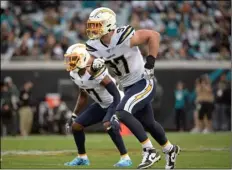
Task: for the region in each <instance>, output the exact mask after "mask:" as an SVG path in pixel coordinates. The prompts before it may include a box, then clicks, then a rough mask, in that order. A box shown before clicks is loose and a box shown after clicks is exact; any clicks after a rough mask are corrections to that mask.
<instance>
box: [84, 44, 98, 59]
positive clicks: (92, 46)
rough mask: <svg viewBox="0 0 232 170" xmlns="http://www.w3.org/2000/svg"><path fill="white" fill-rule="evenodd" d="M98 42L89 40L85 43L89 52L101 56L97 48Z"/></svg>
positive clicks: (94, 55) (96, 56)
mask: <svg viewBox="0 0 232 170" xmlns="http://www.w3.org/2000/svg"><path fill="white" fill-rule="evenodd" d="M96 44H97V43H96V42H95V41H94V40H88V41H87V42H86V43H85V45H86V50H87V51H88V52H89V54H90V55H92V56H93V57H95V58H99V57H101V56H100V55H99V54H98V53H99V51H98V50H97V47H96Z"/></svg>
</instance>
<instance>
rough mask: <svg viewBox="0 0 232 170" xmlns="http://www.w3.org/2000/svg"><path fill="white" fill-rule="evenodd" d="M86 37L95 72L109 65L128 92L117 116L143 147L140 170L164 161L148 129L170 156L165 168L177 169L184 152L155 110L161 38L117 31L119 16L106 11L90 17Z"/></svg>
mask: <svg viewBox="0 0 232 170" xmlns="http://www.w3.org/2000/svg"><path fill="white" fill-rule="evenodd" d="M86 33H87V35H88V37H89V40H88V41H87V42H86V46H87V51H88V52H89V53H90V54H91V57H92V60H94V61H93V69H95V70H97V69H98V68H99V66H100V67H101V66H102V65H103V64H105V65H106V66H107V68H108V69H109V71H111V72H114V75H115V76H117V78H118V80H119V83H120V84H121V85H122V86H123V88H124V93H125V96H124V97H123V99H122V100H121V101H120V103H119V105H118V106H117V109H116V115H117V117H118V118H119V120H120V121H122V122H123V123H124V124H125V125H126V126H127V127H128V128H129V129H130V130H131V132H132V133H133V134H134V135H135V136H136V138H137V139H138V140H139V142H140V143H141V144H142V148H143V159H142V162H141V164H139V166H138V168H139V169H144V168H148V167H150V166H151V165H152V164H154V163H155V162H157V161H158V160H159V159H160V154H159V153H158V152H157V151H156V149H155V148H154V147H153V145H152V143H151V141H150V140H149V138H148V136H147V135H146V132H145V130H144V128H146V129H147V130H148V131H149V132H150V134H151V135H152V137H153V138H154V139H155V140H156V141H157V142H158V143H159V144H160V146H162V148H163V152H164V153H165V154H166V165H165V168H166V169H173V168H174V166H175V161H176V157H177V155H178V154H179V152H180V148H179V146H177V145H173V144H171V143H170V142H169V141H168V139H167V137H166V135H165V132H164V130H163V128H162V126H161V125H160V124H159V123H158V122H156V121H155V120H154V115H153V110H152V106H151V101H152V98H153V96H154V95H155V78H154V64H155V59H156V56H157V54H158V49H159V40H160V34H159V33H158V32H156V31H152V30H145V29H142V30H138V31H135V30H134V29H133V28H132V27H131V26H122V27H117V26H116V14H115V13H114V12H113V11H112V10H111V9H109V8H104V7H101V8H97V9H95V10H94V11H92V12H91V13H90V16H89V19H88V21H87V29H86ZM141 44H147V45H148V48H149V56H147V57H146V63H144V60H143V57H142V55H141V53H140V51H139V48H138V45H141ZM94 58H95V59H94ZM96 58H97V59H96ZM104 61H105V63H104Z"/></svg>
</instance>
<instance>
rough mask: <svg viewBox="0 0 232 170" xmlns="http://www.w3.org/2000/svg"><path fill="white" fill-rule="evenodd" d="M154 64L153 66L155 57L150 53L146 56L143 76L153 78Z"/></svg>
mask: <svg viewBox="0 0 232 170" xmlns="http://www.w3.org/2000/svg"><path fill="white" fill-rule="evenodd" d="M154 66H155V57H153V56H152V55H149V56H147V58H146V63H145V65H144V68H145V73H144V78H145V79H148V80H150V79H153V78H154Z"/></svg>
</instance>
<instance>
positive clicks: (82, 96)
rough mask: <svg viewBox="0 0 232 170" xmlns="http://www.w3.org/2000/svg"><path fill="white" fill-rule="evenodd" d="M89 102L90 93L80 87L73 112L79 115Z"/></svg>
mask: <svg viewBox="0 0 232 170" xmlns="http://www.w3.org/2000/svg"><path fill="white" fill-rule="evenodd" d="M87 104H88V94H87V93H86V92H85V91H84V90H83V89H80V91H79V94H78V98H77V101H76V105H75V107H74V110H73V113H74V114H76V115H77V116H78V115H79V114H80V112H81V110H83V109H84V108H85V107H86V106H87Z"/></svg>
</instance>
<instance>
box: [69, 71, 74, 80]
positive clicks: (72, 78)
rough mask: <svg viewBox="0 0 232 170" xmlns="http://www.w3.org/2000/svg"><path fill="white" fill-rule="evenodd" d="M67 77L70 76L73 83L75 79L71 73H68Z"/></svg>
mask: <svg viewBox="0 0 232 170" xmlns="http://www.w3.org/2000/svg"><path fill="white" fill-rule="evenodd" d="M69 76H70V79H71V80H72V81H75V78H74V76H73V72H72V71H70V72H69Z"/></svg>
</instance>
